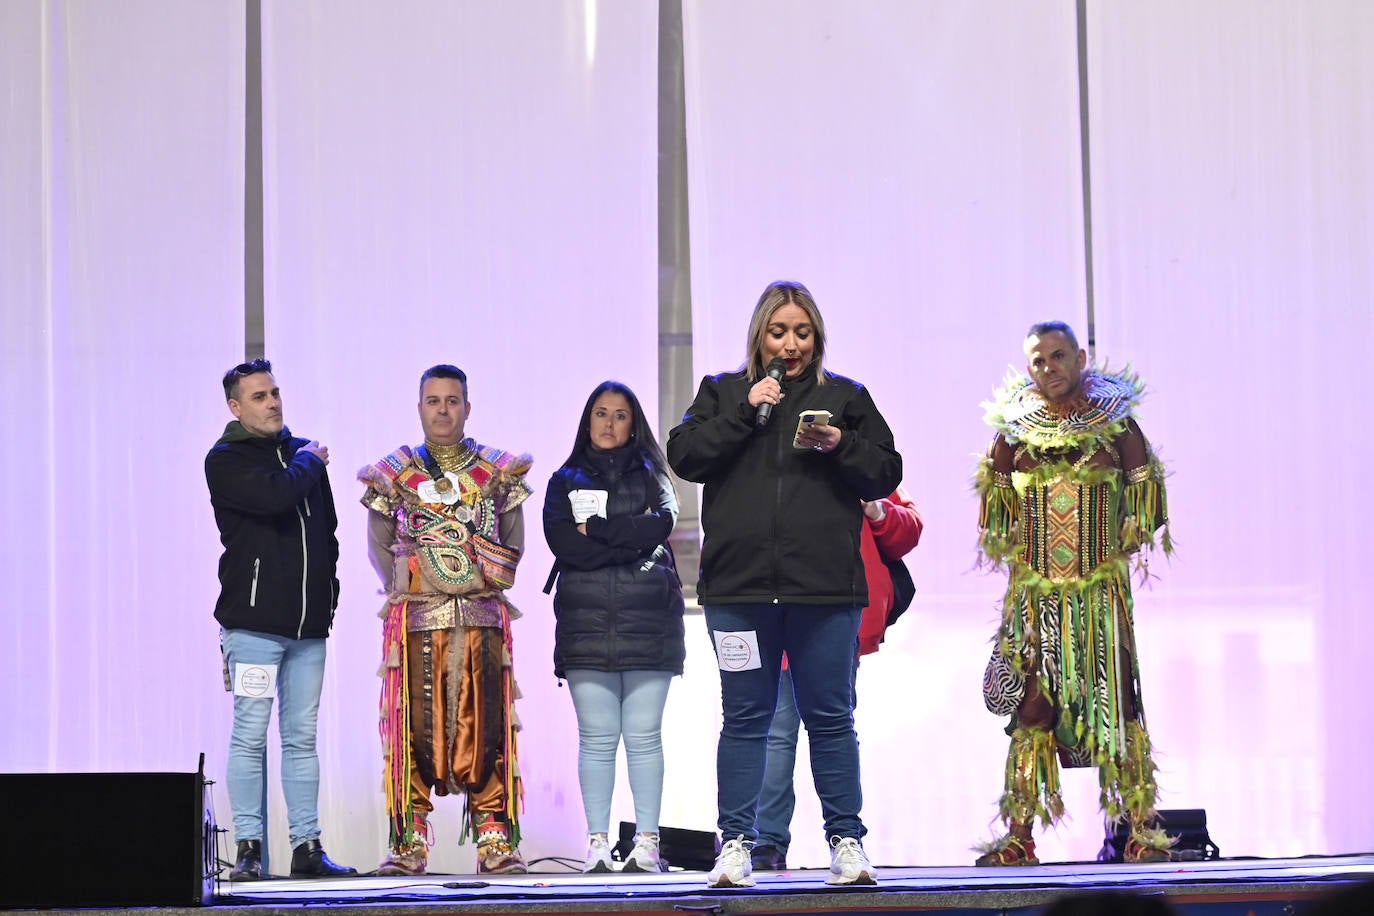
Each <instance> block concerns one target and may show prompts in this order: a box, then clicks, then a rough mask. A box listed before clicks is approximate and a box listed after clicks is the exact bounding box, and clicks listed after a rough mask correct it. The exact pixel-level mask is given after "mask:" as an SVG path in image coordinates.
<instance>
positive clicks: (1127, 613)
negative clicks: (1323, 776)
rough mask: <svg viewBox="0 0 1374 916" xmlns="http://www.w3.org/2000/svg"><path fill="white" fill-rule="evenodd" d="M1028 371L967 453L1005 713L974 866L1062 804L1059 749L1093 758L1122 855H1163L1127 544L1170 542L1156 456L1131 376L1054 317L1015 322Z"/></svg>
mask: <svg viewBox="0 0 1374 916" xmlns="http://www.w3.org/2000/svg"><path fill="white" fill-rule="evenodd" d="M1025 350H1026V356H1027V367H1026V368H1027V372H1028V373H1029V378H1026V377H1017V376H1013V377H1012V378H1011V379H1010V380H1009V381H1008V384H1007V385H1006V386H1005V387H1004V388H1003V389H1002V390H1001V391H999V392H998V393H997V395H996V397H995V399H994V401H993V402H992V404H991V405H989V408H990V409H989V411H988V416H987V418H988V422H989V423H990V424H991V425H992V426H993V428H994V429H996V430H997V435H996V437H995V438H994V439H993V442H992V446H991V448H989V449H988V454H987V457H986V458H984V459H983V460H982V461H981V463H980V464H979V467H978V473H977V488H978V493H979V496H980V515H979V528H980V547H981V552H982V556H983V559H984V560H985V561H987V562H988V563H989V564H990V565H993V566H1006V567H1007V569H1008V571H1009V573H1010V583H1009V587H1008V589H1007V594H1006V598H1005V600H1004V603H1003V616H1002V625H1001V627H1000V629H999V631H998V635H997V639H996V645H995V646H994V648H993V653H992V658H991V660H990V661H989V663H988V670H987V673H986V675H985V677H984V683H983V693H984V699H985V701H986V703H987V706H988V709H989V710H991V711H992V712H994V713H997V714H999V715H1010V716H1011V723H1010V725H1009V726H1008V728H1007V731H1008V733H1009V734H1010V735H1011V749H1010V751H1009V752H1008V755H1007V768H1006V784H1005V790H1004V792H1003V794H1002V799H1001V804H1000V815H1001V818H1002V819H1003V820H1004V821H1005V822H1006V823H1007V824H1008V827H1009V831H1008V833H1007V835H1006V836H1004V837H1002V838H1001V839H1000V840H998V841H996V842H995V843H993V844H990V846H989V847H988V848H987V849H986V850H985V853H984V855H982V856H981V857H980V858H979V859H978V860H977V864H978V865H1034V864H1037V863H1038V860H1037V859H1036V857H1035V841H1034V839H1032V835H1031V825H1032V822H1033V821H1034V820H1035V818H1036V817H1037V816H1038V817H1039V818H1040V820H1041V822H1042V823H1045V824H1049V823H1054V822H1055V821H1057V820H1058V819H1059V818H1060V816H1061V815H1062V814H1063V810H1064V806H1063V801H1062V800H1061V797H1060V792H1059V761H1063V763H1064V765H1065V766H1090V765H1096V766H1097V768H1098V773H1099V782H1100V784H1101V788H1102V795H1101V798H1102V807H1103V809H1104V810H1105V811H1106V813H1107V815H1108V817H1110V818H1112V819H1114V820H1119V819H1121V818H1125V819H1126V821H1127V822H1128V823H1129V826H1130V835H1129V839H1128V840H1127V843H1126V849H1125V853H1124V858H1125V859H1126V860H1127V861H1130V862H1155V861H1166V860H1167V859H1168V858H1169V846H1170V842H1171V841H1170V840H1169V838H1168V837H1167V836H1165V835H1164V833H1163V832H1162V831H1160V830H1158V829H1157V827H1156V811H1155V776H1154V774H1155V765H1154V761H1153V759H1152V758H1151V754H1150V738H1149V733H1148V732H1147V731H1146V728H1145V713H1144V710H1143V709H1142V707H1141V701H1140V668H1139V665H1138V662H1137V658H1136V646H1135V633H1134V621H1133V615H1132V599H1131V588H1130V573H1131V569H1130V565H1131V561H1130V559H1129V558H1131V557H1134V558H1135V559H1134V565H1135V567H1136V569H1137V570H1138V571H1139V572H1140V573H1141V575H1142V578H1143V577H1144V575H1145V574H1146V568H1145V560H1144V552H1145V551H1148V550H1149V549H1152V548H1154V547H1155V546H1156V534H1157V533H1158V535H1159V541H1158V546H1159V547H1160V548H1161V549H1162V550H1163V551H1164V552H1165V553H1166V554H1167V553H1169V552H1170V550H1171V547H1170V543H1169V535H1168V529H1167V527H1166V526H1167V523H1168V511H1167V504H1166V501H1165V493H1164V468H1163V466H1162V465H1161V464H1160V462H1159V460H1158V459H1157V458H1156V457H1155V455H1154V452H1153V451H1152V450H1151V448H1150V444H1149V442H1148V441H1147V440H1146V439H1145V436H1144V434H1143V433H1142V432H1141V431H1140V427H1139V426H1138V425H1137V424H1136V421H1135V419H1134V418H1133V416H1132V413H1133V411H1134V410H1135V407H1136V404H1137V402H1138V401H1139V400H1140V398H1141V396H1142V394H1143V391H1144V389H1143V386H1142V385H1141V383H1140V382H1139V380H1138V379H1137V378H1136V377H1135V376H1134V375H1132V374H1130V373H1124V374H1121V375H1111V374H1108V373H1106V372H1105V371H1100V370H1097V369H1088V368H1087V365H1088V355H1087V353H1086V352H1085V351H1084V350H1082V349H1080V348H1079V346H1078V341H1077V339H1076V337H1075V336H1074V333H1073V330H1072V329H1071V328H1070V327H1069V326H1068V325H1066V324H1064V323H1063V322H1060V321H1050V322H1044V323H1042V324H1036V325H1034V326H1032V327H1031V329H1030V331H1029V332H1028V333H1027V336H1026V344H1025Z"/></svg>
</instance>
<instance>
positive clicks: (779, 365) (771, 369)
mask: <svg viewBox="0 0 1374 916" xmlns="http://www.w3.org/2000/svg"><path fill="white" fill-rule="evenodd" d="M786 374H787V360H785V359H783V358H782V357H781V356H775V357H773V361H772V362H771V363H769V364H768V377H769V378H771V379H775V380H776V381H779V382H780V381H782V377H783V376H784V375H786ZM772 413H773V405H772V404H770V403H768V402H767V401H764V402H763V403H762V404H760V405H759V413H758V416H757V417H755V418H754V425H756V426H757V427H758V428H759V429H763V428H764V427H765V426H767V425H768V417H769V416H770V415H771V414H772Z"/></svg>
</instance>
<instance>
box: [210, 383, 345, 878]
mask: <svg viewBox="0 0 1374 916" xmlns="http://www.w3.org/2000/svg"><path fill="white" fill-rule="evenodd" d="M224 397H225V400H226V401H228V403H229V411H230V412H231V413H232V414H233V415H234V419H233V420H232V421H231V422H230V423H229V425H228V426H226V427H225V428H224V435H223V436H221V437H220V439H219V441H218V442H216V443H215V446H214V448H212V449H210V453H209V454H208V455H206V456H205V480H206V482H207V483H208V484H209V487H210V503H211V505H212V506H214V510H215V524H216V525H218V526H219V535H220V541H221V542H222V543H223V544H224V554H223V555H222V556H221V557H220V561H219V581H220V595H219V600H218V601H217V602H216V603H215V619H216V620H218V621H219V622H220V626H221V627H222V628H223V629H222V631H221V636H220V640H221V644H222V646H223V650H224V662H225V689H228V690H232V691H233V693H234V728H233V733H232V735H231V737H230V739H229V761H228V780H227V781H228V784H229V803H230V806H231V807H232V808H233V812H234V833H235V837H236V839H237V840H238V850H237V857H236V860H235V863H234V870H233V872H232V873H231V875H230V877H231V878H232V879H234V880H255V879H258V878H261V877H262V831H263V818H262V810H261V800H262V798H263V758H264V753H265V751H266V748H267V726H268V722H269V721H270V719H271V717H272V695H273V693H274V692H275V693H276V694H277V695H278V696H279V697H281V710H280V712H279V713H278V717H279V720H280V727H281V755H282V762H281V772H282V794H283V795H284V796H285V798H286V812H287V820H288V821H289V828H290V836H291V847H292V853H291V876H292V877H311V878H314V877H337V876H341V875H355V874H357V871H356V870H355V869H352V868H345V867H343V866H340V865H336V864H335V863H334V862H333V861H331V860H330V858H329V857H328V856H327V855H325V852H324V849H323V847H322V846H321V845H320V823H319V821H320V818H319V789H320V762H319V757H318V756H317V754H316V751H315V721H316V716H317V714H318V712H319V708H320V690H321V688H322V687H323V686H324V660H325V638H326V637H327V636H328V635H329V628H330V626H331V625H332V624H333V621H334V608H335V607H336V606H337V605H338V600H339V580H338V579H337V578H336V577H335V566H336V564H337V562H338V559H339V542H338V541H337V540H336V539H335V536H334V531H335V529H336V528H337V527H338V519H337V518H336V516H335V514H334V496H333V494H332V493H331V492H330V489H329V475H328V474H327V473H326V471H325V465H327V464H328V463H329V449H327V448H325V447H324V446H322V445H320V443H318V442H315V441H307V440H305V439H297V438H293V437H292V436H291V431H290V430H288V429H287V428H286V426H285V425H284V424H283V423H282V401H281V390H280V389H279V388H277V382H276V379H274V378H273V376H272V364H271V363H269V362H268V361H267V360H265V359H255V360H253V361H252V362H248V363H243V364H241V365H238V366H235V367H234V368H233V369H230V370H229V371H228V372H226V373H225V375H224Z"/></svg>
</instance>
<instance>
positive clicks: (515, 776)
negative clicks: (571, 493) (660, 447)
mask: <svg viewBox="0 0 1374 916" xmlns="http://www.w3.org/2000/svg"><path fill="white" fill-rule="evenodd" d="M419 410H420V425H421V426H422V427H423V429H424V433H425V442H424V444H423V445H418V446H416V447H414V448H410V447H408V446H402V447H401V448H398V449H397V450H396V451H394V452H392V453H391V454H390V455H387V456H386V457H385V458H383V459H382V460H381V461H378V462H377V463H376V464H374V465H371V466H370V467H365V468H363V469H362V470H361V471H360V472H359V473H358V479H359V480H360V481H361V482H362V483H364V484H365V485H366V486H367V491H366V493H365V494H364V495H363V504H364V505H365V506H367V507H368V509H369V510H370V511H369V513H368V515H369V522H368V531H369V534H368V541H369V546H370V555H371V558H372V565H373V567H374V568H375V569H376V570H377V574H378V575H379V576H381V579H382V584H383V586H384V587H385V589H386V590H387V595H388V598H387V602H386V606H385V607H384V609H383V611H382V617H383V619H384V621H385V623H384V625H383V642H384V646H383V663H382V708H381V716H382V719H381V730H382V741H383V745H384V748H385V755H386V800H387V814H388V815H389V817H390V820H391V824H390V846H391V849H390V853H389V854H388V856H387V858H386V860H385V861H383V862H382V864H381V866H380V867H379V868H378V874H382V875H421V874H424V873H425V869H426V866H427V864H428V858H429V855H428V853H429V843H430V839H429V832H428V824H427V817H428V814H429V812H430V811H432V810H434V806H433V804H432V803H431V801H430V793H431V791H433V792H434V793H436V794H438V795H447V794H449V793H450V792H461V793H463V794H465V795H466V796H467V806H468V814H469V819H468V822H467V824H466V825H465V826H464V828H463V833H462V836H461V838H460V842H462V841H463V840H466V838H467V836H468V831H469V830H471V831H472V833H473V834H474V835H475V836H476V838H477V869H478V871H479V872H483V873H495V874H511V873H517V872H523V871H525V862H524V860H523V859H522V858H521V856H520V851H519V843H520V831H519V824H518V820H517V813H518V810H519V807H520V800H521V784H520V770H519V766H518V764H517V761H516V740H515V737H516V731H517V729H518V728H519V723H518V721H517V719H516V716H515V710H514V700H515V697H516V696H517V695H518V691H517V688H516V686H515V680H514V677H513V675H512V673H511V620H512V619H513V618H515V617H518V616H519V612H518V611H517V610H516V609H515V607H514V606H513V605H511V603H510V602H509V601H507V600H506V596H505V591H506V589H508V588H510V587H511V585H512V584H514V581H515V567H516V563H517V562H518V561H519V559H520V554H521V551H522V549H523V547H524V542H525V526H524V517H523V512H522V509H521V504H522V503H524V501H525V500H526V499H527V498H528V497H529V495H530V488H529V486H528V485H527V484H526V483H525V475H526V473H527V472H528V471H529V468H530V463H531V462H530V458H529V456H528V455H513V454H511V453H510V452H503V451H501V450H500V449H496V448H491V447H488V446H485V445H478V444H477V443H476V442H474V441H472V440H471V439H465V438H464V437H463V427H464V425H465V424H466V422H467V418H468V414H469V413H470V412H471V410H472V405H471V404H470V403H469V402H468V387H467V376H466V375H464V374H463V372H462V370H460V369H458V368H456V367H454V366H448V365H440V366H434V367H433V368H431V369H429V370H427V371H426V372H425V373H424V375H422V376H421V377H420V404H419Z"/></svg>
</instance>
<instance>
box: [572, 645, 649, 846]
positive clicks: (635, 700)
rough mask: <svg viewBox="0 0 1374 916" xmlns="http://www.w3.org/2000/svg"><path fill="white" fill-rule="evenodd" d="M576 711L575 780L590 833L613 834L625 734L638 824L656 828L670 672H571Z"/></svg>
mask: <svg viewBox="0 0 1374 916" xmlns="http://www.w3.org/2000/svg"><path fill="white" fill-rule="evenodd" d="M567 680H568V691H569V692H570V693H571V694H572V701H573V709H574V710H575V711H576V712H577V781H578V783H579V784H580V785H581V786H582V807H583V809H584V810H585V812H586V814H587V832H588V833H609V832H610V827H611V794H612V793H613V792H614V791H615V753H616V749H617V748H618V747H619V746H620V738H621V736H622V735H624V737H625V764H626V767H627V768H628V770H629V775H630V794H631V795H632V796H633V797H634V806H635V829H636V830H638V831H639V832H640V833H657V832H658V815H659V809H660V808H661V807H662V804H663V707H664V706H665V705H666V704H667V702H668V685H669V684H670V683H672V680H673V674H672V672H671V671H588V670H586V669H577V670H570V671H568V672H567Z"/></svg>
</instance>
